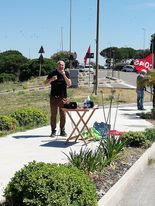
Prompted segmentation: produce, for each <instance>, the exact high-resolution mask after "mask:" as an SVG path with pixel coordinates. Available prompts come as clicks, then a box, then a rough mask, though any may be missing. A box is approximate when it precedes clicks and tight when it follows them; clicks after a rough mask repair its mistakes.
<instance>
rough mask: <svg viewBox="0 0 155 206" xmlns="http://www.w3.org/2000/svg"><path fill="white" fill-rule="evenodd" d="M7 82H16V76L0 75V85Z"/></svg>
mask: <svg viewBox="0 0 155 206" xmlns="http://www.w3.org/2000/svg"><path fill="white" fill-rule="evenodd" d="M8 81H13V82H14V81H16V76H15V75H14V74H7V73H1V74H0V83H3V82H8Z"/></svg>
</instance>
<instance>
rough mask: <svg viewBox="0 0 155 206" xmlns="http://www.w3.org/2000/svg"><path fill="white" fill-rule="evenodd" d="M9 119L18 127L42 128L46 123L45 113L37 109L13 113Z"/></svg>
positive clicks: (26, 109) (25, 109)
mask: <svg viewBox="0 0 155 206" xmlns="http://www.w3.org/2000/svg"><path fill="white" fill-rule="evenodd" d="M11 117H13V118H15V119H16V120H17V122H18V124H19V126H20V127H23V126H40V125H41V126H42V125H46V124H47V122H48V118H47V115H46V114H45V112H43V111H41V110H39V109H37V108H24V109H20V110H17V111H16V112H14V113H13V114H12V115H11Z"/></svg>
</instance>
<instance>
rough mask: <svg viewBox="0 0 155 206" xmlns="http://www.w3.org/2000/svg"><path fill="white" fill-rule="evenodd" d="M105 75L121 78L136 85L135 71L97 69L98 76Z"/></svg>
mask: <svg viewBox="0 0 155 206" xmlns="http://www.w3.org/2000/svg"><path fill="white" fill-rule="evenodd" d="M106 76H113V77H116V78H119V79H122V80H123V81H124V82H126V83H127V84H130V85H132V86H136V78H137V73H135V72H121V71H112V70H99V78H103V77H106Z"/></svg>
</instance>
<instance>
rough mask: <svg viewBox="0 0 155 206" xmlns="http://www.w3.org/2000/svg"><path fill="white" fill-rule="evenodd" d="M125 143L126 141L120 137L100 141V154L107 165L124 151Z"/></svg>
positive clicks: (109, 137) (110, 137)
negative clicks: (104, 158)
mask: <svg viewBox="0 0 155 206" xmlns="http://www.w3.org/2000/svg"><path fill="white" fill-rule="evenodd" d="M126 143H127V142H126V140H125V139H124V138H122V136H119V137H117V138H115V137H113V136H108V137H107V138H105V139H103V140H102V141H101V143H100V146H99V149H100V153H101V154H103V155H104V156H105V157H106V164H107V165H109V164H110V163H111V162H113V161H114V160H116V159H117V158H118V156H119V153H120V152H121V151H123V150H124V148H125V146H126Z"/></svg>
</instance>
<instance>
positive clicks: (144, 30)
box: [142, 28, 146, 58]
mask: <svg viewBox="0 0 155 206" xmlns="http://www.w3.org/2000/svg"><path fill="white" fill-rule="evenodd" d="M142 30H143V32H144V34H143V58H144V56H145V32H146V29H145V28H142Z"/></svg>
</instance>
